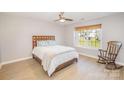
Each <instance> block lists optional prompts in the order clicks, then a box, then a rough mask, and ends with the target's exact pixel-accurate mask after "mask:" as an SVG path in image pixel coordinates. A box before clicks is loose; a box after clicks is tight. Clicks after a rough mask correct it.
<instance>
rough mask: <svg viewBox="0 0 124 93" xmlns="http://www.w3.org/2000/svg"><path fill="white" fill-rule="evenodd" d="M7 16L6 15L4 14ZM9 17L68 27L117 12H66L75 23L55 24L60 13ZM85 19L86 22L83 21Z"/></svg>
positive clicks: (15, 13)
mask: <svg viewBox="0 0 124 93" xmlns="http://www.w3.org/2000/svg"><path fill="white" fill-rule="evenodd" d="M4 14H5V13H4ZM6 14H9V15H16V16H23V17H28V18H34V19H39V20H44V21H48V22H51V23H55V24H60V25H68V24H73V23H78V22H82V21H86V20H93V19H96V18H101V17H105V16H109V15H112V14H115V12H65V13H64V16H65V17H67V18H72V19H73V20H74V21H73V22H64V23H60V22H55V21H54V20H56V19H58V18H59V17H58V15H59V12H9V13H6ZM81 19H84V20H81Z"/></svg>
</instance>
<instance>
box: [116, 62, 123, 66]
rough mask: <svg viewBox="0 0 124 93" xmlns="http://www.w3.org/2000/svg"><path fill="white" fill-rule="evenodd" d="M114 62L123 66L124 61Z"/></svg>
mask: <svg viewBox="0 0 124 93" xmlns="http://www.w3.org/2000/svg"><path fill="white" fill-rule="evenodd" d="M116 64H118V65H121V66H124V62H116Z"/></svg>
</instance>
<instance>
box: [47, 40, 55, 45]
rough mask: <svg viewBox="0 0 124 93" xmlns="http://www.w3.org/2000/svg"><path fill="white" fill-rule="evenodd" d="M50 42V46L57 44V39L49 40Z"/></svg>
mask: <svg viewBox="0 0 124 93" xmlns="http://www.w3.org/2000/svg"><path fill="white" fill-rule="evenodd" d="M48 42H49V45H50V46H54V45H56V41H55V40H49V41H48Z"/></svg>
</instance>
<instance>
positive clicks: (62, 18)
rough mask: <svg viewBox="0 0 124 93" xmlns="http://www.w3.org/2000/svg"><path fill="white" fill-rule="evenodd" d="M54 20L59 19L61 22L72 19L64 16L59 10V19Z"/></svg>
mask: <svg viewBox="0 0 124 93" xmlns="http://www.w3.org/2000/svg"><path fill="white" fill-rule="evenodd" d="M55 21H59V22H62V23H63V22H65V21H73V19H70V18H66V17H64V12H60V14H59V19H57V20H55Z"/></svg>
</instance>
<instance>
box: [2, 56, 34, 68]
mask: <svg viewBox="0 0 124 93" xmlns="http://www.w3.org/2000/svg"><path fill="white" fill-rule="evenodd" d="M31 58H32V57H25V58H19V59H15V60H10V61H4V62H1V67H2V66H3V65H6V64H11V63H15V62H20V61H23V60H27V59H31Z"/></svg>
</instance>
